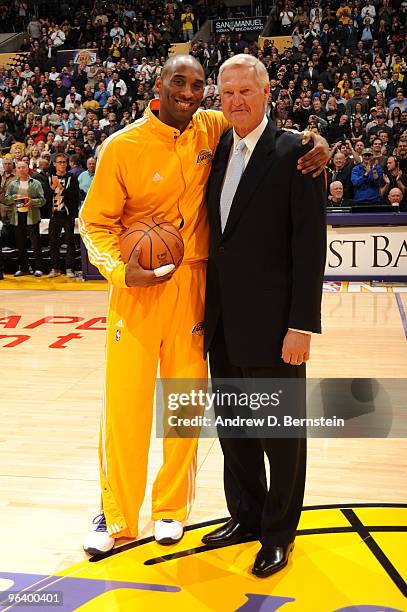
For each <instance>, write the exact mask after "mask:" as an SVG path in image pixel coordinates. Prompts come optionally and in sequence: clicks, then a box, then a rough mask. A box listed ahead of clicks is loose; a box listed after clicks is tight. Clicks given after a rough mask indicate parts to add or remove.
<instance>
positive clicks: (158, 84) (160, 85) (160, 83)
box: [153, 76, 163, 95]
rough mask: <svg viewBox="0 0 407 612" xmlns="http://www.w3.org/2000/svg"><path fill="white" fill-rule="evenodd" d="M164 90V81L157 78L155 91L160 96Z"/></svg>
mask: <svg viewBox="0 0 407 612" xmlns="http://www.w3.org/2000/svg"><path fill="white" fill-rule="evenodd" d="M162 88H163V80H162V78H161V77H160V76H159V77H157V79H156V81H155V83H154V89H153V90H154V92H157V93H158V94H160V95H161V91H162Z"/></svg>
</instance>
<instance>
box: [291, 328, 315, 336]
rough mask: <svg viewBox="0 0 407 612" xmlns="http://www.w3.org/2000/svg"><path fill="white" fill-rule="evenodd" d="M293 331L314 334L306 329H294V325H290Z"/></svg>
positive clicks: (308, 334)
mask: <svg viewBox="0 0 407 612" xmlns="http://www.w3.org/2000/svg"><path fill="white" fill-rule="evenodd" d="M288 329H290V330H291V331H295V332H299V333H300V334H307V336H312V332H310V331H305V330H304V329H294V327H289V328H288Z"/></svg>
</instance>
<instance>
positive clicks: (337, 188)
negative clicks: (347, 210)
mask: <svg viewBox="0 0 407 612" xmlns="http://www.w3.org/2000/svg"><path fill="white" fill-rule="evenodd" d="M351 204H352V200H349V199H346V198H344V197H343V185H342V183H341V181H333V182H332V183H331V184H330V186H329V196H328V203H327V205H328V206H332V207H335V208H338V207H340V206H343V207H349V206H351Z"/></svg>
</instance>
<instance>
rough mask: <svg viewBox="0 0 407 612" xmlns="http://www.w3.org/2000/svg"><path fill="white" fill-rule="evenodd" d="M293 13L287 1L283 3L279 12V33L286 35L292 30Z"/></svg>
mask: <svg viewBox="0 0 407 612" xmlns="http://www.w3.org/2000/svg"><path fill="white" fill-rule="evenodd" d="M293 21H294V13H293V11H292V10H291V9H290V6H289V4H288V2H286V3H285V6H284V8H283V10H282V11H281V12H280V23H281V34H283V35H284V36H288V35H289V34H291V32H292V30H293Z"/></svg>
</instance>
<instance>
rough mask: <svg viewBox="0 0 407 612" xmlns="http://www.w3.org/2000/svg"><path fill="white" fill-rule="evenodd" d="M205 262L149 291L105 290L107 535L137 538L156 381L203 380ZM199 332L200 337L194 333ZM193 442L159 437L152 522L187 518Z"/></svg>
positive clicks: (104, 502)
mask: <svg viewBox="0 0 407 612" xmlns="http://www.w3.org/2000/svg"><path fill="white" fill-rule="evenodd" d="M205 273H206V262H197V263H192V264H183V265H182V266H181V267H180V268H179V269H178V270H177V271H176V272H175V274H174V276H173V277H172V279H171V280H170V281H167V282H166V283H163V284H160V285H157V286H155V287H148V288H145V287H140V288H138V287H136V288H132V289H118V288H116V287H111V288H110V297H109V310H108V317H107V346H106V351H107V354H106V388H105V398H104V406H103V414H102V422H101V435H100V445H99V459H100V479H101V489H102V506H103V511H104V513H105V516H106V523H107V528H108V532H109V533H110V534H111V535H112V536H113V537H132V538H133V537H136V536H137V532H138V516H139V511H140V507H141V504H142V503H143V499H144V495H145V489H146V481H147V462H148V451H149V445H150V435H151V427H152V419H153V402H154V390H155V382H156V375H157V367H158V363H160V376H161V378H173V379H174V378H175V379H180V378H185V379H190V378H192V379H194V378H206V376H207V364H206V361H205V360H204V359H203V336H202V334H201V333H199V328H198V330H196V331H194V333H193V330H194V328H195V326H196V325H197V324H199V323H201V322H202V321H203V317H204V299H205ZM197 332H198V333H197ZM196 450H197V439H186V438H185V439H182V438H164V439H163V456H164V460H163V465H162V467H161V469H160V470H159V472H158V475H157V477H156V479H155V482H154V486H153V495H152V518H153V520H159V519H162V518H172V519H176V520H179V521H183V520H185V519H186V518H187V516H188V512H189V509H190V506H191V504H192V501H193V498H194V491H195V474H196Z"/></svg>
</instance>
